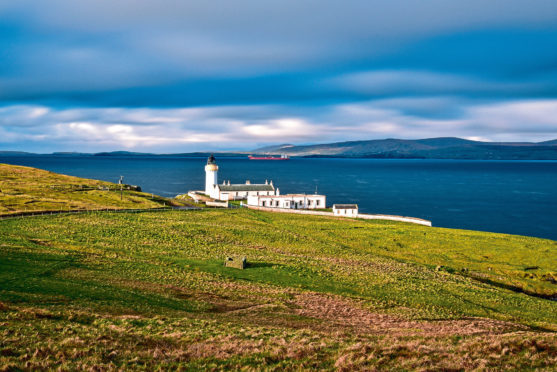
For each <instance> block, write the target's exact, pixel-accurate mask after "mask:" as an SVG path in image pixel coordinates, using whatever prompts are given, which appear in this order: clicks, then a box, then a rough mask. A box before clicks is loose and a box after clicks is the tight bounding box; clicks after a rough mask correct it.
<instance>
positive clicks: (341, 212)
mask: <svg viewBox="0 0 557 372" xmlns="http://www.w3.org/2000/svg"><path fill="white" fill-rule="evenodd" d="M333 214H334V215H335V216H347V217H356V216H357V215H358V210H357V209H336V208H333Z"/></svg>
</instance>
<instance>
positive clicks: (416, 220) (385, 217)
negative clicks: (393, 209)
mask: <svg viewBox="0 0 557 372" xmlns="http://www.w3.org/2000/svg"><path fill="white" fill-rule="evenodd" d="M246 207H247V208H249V209H255V210H259V211H265V212H278V213H294V214H311V215H314V216H329V217H341V218H361V219H364V220H388V221H399V222H408V223H415V224H418V225H424V226H431V225H432V224H431V221H428V220H423V219H421V218H416V217H405V216H391V215H387V214H363V213H358V215H356V216H354V217H349V216H335V215H334V214H333V212H318V211H309V210H303V209H286V208H268V207H258V206H255V205H246Z"/></svg>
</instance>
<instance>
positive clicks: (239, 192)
mask: <svg viewBox="0 0 557 372" xmlns="http://www.w3.org/2000/svg"><path fill="white" fill-rule="evenodd" d="M218 170H219V167H218V165H217V162H216V161H215V157H214V156H213V155H211V156H209V159H208V160H207V165H206V166H205V194H207V195H208V196H210V197H211V198H213V199H217V200H241V199H247V198H248V197H250V196H259V195H265V196H270V195H279V193H280V192H279V189H278V187H277V188H276V189H275V186H274V185H273V181H271V182H267V181H265V183H260V184H252V183H251V182H250V181H246V183H240V184H231V183H230V181H224V182H223V183H222V184H220V185H219V184H218Z"/></svg>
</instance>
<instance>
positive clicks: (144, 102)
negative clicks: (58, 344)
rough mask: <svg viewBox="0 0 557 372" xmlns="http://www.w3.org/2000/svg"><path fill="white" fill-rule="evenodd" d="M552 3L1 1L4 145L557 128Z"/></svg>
mask: <svg viewBox="0 0 557 372" xmlns="http://www.w3.org/2000/svg"><path fill="white" fill-rule="evenodd" d="M556 25H557V2H555V1H516V0H507V1H489V2H485V1H476V0H472V1H467V2H458V3H457V2H452V1H444V0H437V1H347V2H342V4H341V3H339V2H328V1H325V2H324V1H305V2H300V1H281V2H259V1H235V2H230V1H214V2H197V1H193V2H183V1H164V2H160V1H159V2H155V1H144V0H140V1H131V0H130V1H119V2H113V1H104V0H100V1H99V0H96V1H78V2H77V1H59V0H51V1H41V0H39V1H27V0H22V1H18V2H8V1H0V61H1V62H0V100H1V101H2V106H1V107H0V149H13V150H31V151H51V150H52V151H56V150H77V149H79V150H86V151H102V150H114V149H137V148H142V149H146V150H149V151H157V152H169V151H179V152H184V151H195V150H204V149H241V148H251V147H255V146H258V145H263V144H268V143H282V142H293V143H310V142H330V141H340V140H353V139H372V138H385V137H398V138H424V137H434V136H459V137H466V138H474V139H485V140H491V141H542V140H547V139H553V138H557V26H556Z"/></svg>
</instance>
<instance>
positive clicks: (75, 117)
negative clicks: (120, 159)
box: [0, 98, 557, 153]
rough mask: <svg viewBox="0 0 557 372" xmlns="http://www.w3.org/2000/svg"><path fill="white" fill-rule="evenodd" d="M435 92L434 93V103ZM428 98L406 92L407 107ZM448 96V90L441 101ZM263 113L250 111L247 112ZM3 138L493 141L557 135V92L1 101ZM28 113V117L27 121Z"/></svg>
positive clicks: (104, 146)
mask: <svg viewBox="0 0 557 372" xmlns="http://www.w3.org/2000/svg"><path fill="white" fill-rule="evenodd" d="M434 101H435V98H429V103H430V105H432V106H433V107H434V106H435V105H434ZM423 102H424V99H422V98H417V99H416V102H412V99H411V98H407V99H405V100H404V105H405V106H406V107H412V106H415V105H419V104H420V103H423ZM443 102H445V101H444V100H443V98H442V99H441V101H440V104H443ZM250 111H253V112H252V114H253V113H257V114H256V115H252V116H251V117H250V116H249V115H243V114H242V113H243V112H250ZM37 113H40V115H37ZM0 117H1V118H2V122H0V123H1V125H0V129H2V132H1V133H0V134H2V136H1V138H0V144H3V146H4V147H8V146H9V148H11V149H14V146H15V149H17V150H34V149H36V148H38V147H40V146H42V148H47V147H45V146H44V143H45V142H46V143H48V144H49V146H50V147H48V148H50V149H52V151H60V150H61V149H63V150H65V151H93V152H94V151H105V150H114V149H127V150H134V151H144V152H145V151H150V152H158V153H168V152H191V151H208V150H222V149H243V150H249V149H251V148H254V147H257V146H259V145H264V144H270V143H285V142H290V143H317V142H335V141H339V140H341V139H342V140H362V139H379V138H387V137H390V138H392V137H395V138H414V139H415V138H427V137H439V136H457V137H464V138H481V139H484V140H489V141H523V140H525V138H527V139H528V140H531V141H542V140H547V139H548V138H555V137H557V100H527V101H507V102H468V103H466V104H465V105H463V107H462V110H461V111H460V112H459V113H458V114H456V115H449V116H442V117H436V116H430V115H428V114H427V111H426V114H425V115H420V114H419V113H415V112H414V113H411V112H408V110H406V109H398V108H397V105H396V104H394V103H393V102H392V101H391V100H385V101H367V102H359V103H348V104H332V105H327V106H322V107H320V109H319V110H315V109H314V108H313V107H310V108H309V109H307V110H304V109H303V108H300V107H296V106H276V105H267V106H253V107H250V106H244V107H237V106H218V107H195V108H183V109H171V108H169V109H147V108H142V109H135V108H118V109H115V108H89V109H56V108H52V107H43V106H14V107H10V106H8V107H4V108H2V109H1V115H0ZM21 118H24V119H25V120H24V121H23V123H21V121H20V120H21Z"/></svg>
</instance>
